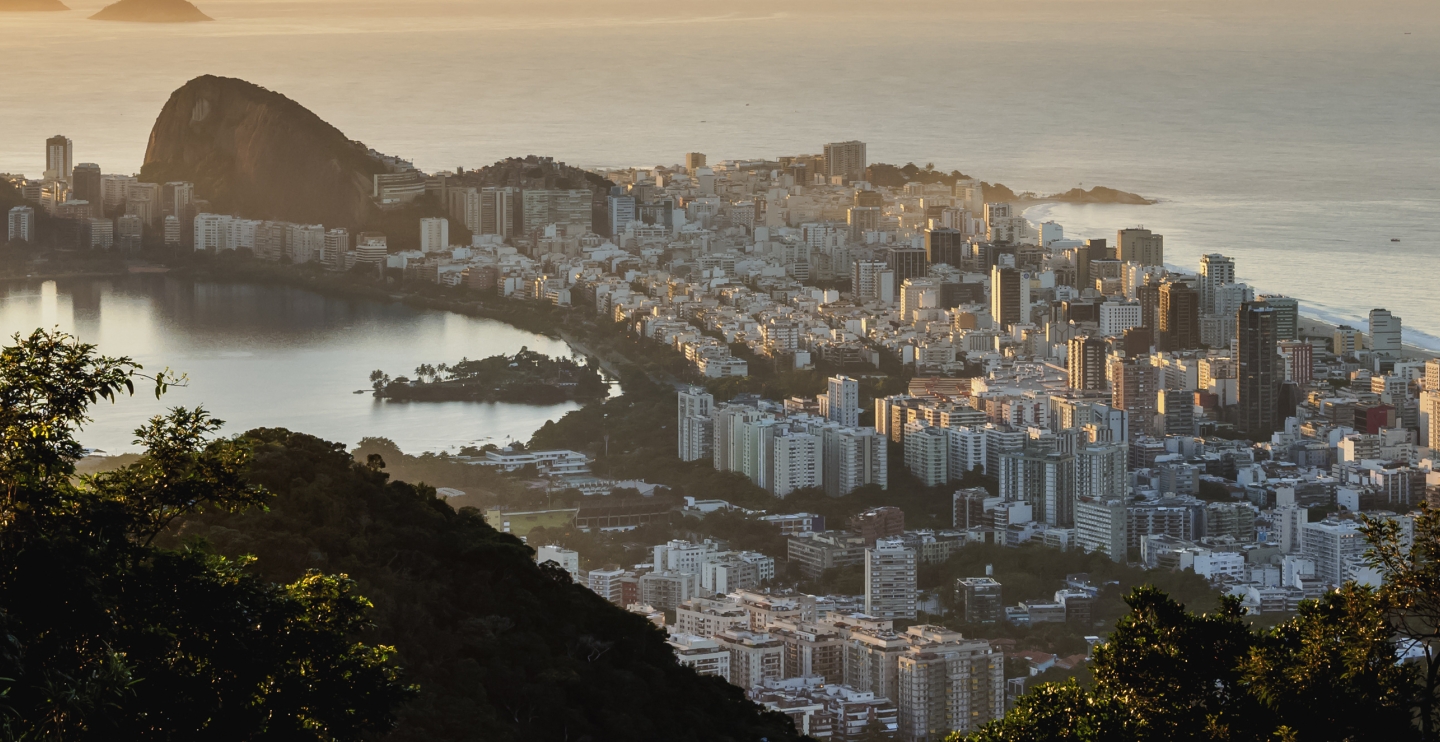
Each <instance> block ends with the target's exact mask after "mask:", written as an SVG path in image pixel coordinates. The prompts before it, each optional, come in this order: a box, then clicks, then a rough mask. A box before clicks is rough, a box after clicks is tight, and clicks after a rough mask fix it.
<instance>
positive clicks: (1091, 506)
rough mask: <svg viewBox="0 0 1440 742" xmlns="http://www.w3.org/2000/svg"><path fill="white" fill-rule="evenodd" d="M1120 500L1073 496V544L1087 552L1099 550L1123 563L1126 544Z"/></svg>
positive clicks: (1122, 507)
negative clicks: (1074, 497)
mask: <svg viewBox="0 0 1440 742" xmlns="http://www.w3.org/2000/svg"><path fill="white" fill-rule="evenodd" d="M1126 517H1127V514H1126V512H1125V502H1124V501H1123V500H1099V499H1076V501H1075V543H1076V545H1077V546H1079V547H1080V548H1082V549H1084V550H1085V551H1087V552H1091V551H1102V552H1104V553H1106V554H1109V555H1110V559H1111V560H1113V561H1116V562H1124V561H1125V560H1126V557H1127V553H1128V548H1129V543H1128V539H1127V529H1126Z"/></svg>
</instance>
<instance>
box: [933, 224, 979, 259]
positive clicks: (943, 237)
mask: <svg viewBox="0 0 1440 742" xmlns="http://www.w3.org/2000/svg"><path fill="white" fill-rule="evenodd" d="M969 247H970V246H969V245H968V244H966V243H965V235H964V233H962V232H961V231H960V230H958V229H944V228H939V229H927V230H925V259H926V260H927V261H929V263H930V264H931V265H934V264H936V263H944V264H946V265H949V266H953V267H955V268H959V267H961V266H962V265H963V264H964V258H965V253H966V252H967V251H968V248H969Z"/></svg>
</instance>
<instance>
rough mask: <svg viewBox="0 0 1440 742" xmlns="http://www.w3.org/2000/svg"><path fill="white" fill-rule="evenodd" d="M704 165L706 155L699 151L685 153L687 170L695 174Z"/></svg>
mask: <svg viewBox="0 0 1440 742" xmlns="http://www.w3.org/2000/svg"><path fill="white" fill-rule="evenodd" d="M702 167H705V155H703V154H701V153H699V152H686V153H685V172H687V173H690V174H691V175H694V174H695V171H696V170H699V169H700V168H702Z"/></svg>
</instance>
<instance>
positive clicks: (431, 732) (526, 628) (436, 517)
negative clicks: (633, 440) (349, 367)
mask: <svg viewBox="0 0 1440 742" xmlns="http://www.w3.org/2000/svg"><path fill="white" fill-rule="evenodd" d="M244 438H245V439H246V440H248V441H249V442H250V443H251V445H253V446H254V454H255V456H254V462H253V465H252V467H251V471H250V477H251V479H252V480H253V481H255V482H256V483H259V484H263V485H264V486H265V487H266V488H268V489H270V490H271V491H273V492H274V493H275V495H276V496H275V498H274V499H273V500H272V501H271V502H270V503H269V507H268V508H267V509H265V510H263V511H262V510H252V511H249V512H245V513H242V514H227V513H222V512H218V511H215V512H207V513H205V514H202V515H198V516H195V517H191V518H188V519H187V520H186V521H185V522H184V523H183V525H182V526H181V527H180V529H179V531H178V533H176V534H173V540H174V542H175V543H181V542H184V541H188V540H192V539H195V538H197V537H198V538H201V539H204V540H205V541H207V542H208V543H209V544H211V545H212V547H213V548H214V549H215V550H216V551H218V552H220V553H222V554H227V555H240V554H253V555H255V556H256V557H257V560H256V561H255V563H254V569H256V570H258V571H259V572H260V573H261V574H262V575H263V576H264V577H265V578H266V579H275V580H284V579H293V578H294V577H296V576H299V575H303V574H304V573H305V571H306V570H307V569H312V568H319V569H322V570H325V571H327V572H343V573H345V574H347V575H349V576H350V577H351V578H352V579H354V580H356V581H357V582H358V583H359V585H360V590H359V592H360V593H361V594H363V595H365V596H366V597H367V598H369V599H370V600H371V601H373V602H374V604H375V608H374V611H373V613H372V614H371V615H372V617H373V619H374V621H375V625H374V628H373V629H372V631H371V632H370V634H369V635H368V636H367V637H366V640H368V641H374V642H378V643H381V644H387V645H393V646H395V647H396V648H397V650H398V652H399V657H400V662H401V665H402V666H403V668H404V669H405V672H406V674H407V675H406V677H407V679H408V680H410V681H412V682H415V683H418V684H419V686H420V695H419V697H418V698H417V699H416V700H415V701H414V702H413V703H411V704H410V705H409V706H408V707H406V708H403V709H402V711H401V714H400V724H399V726H398V727H397V728H396V729H395V731H394V732H392V733H391V734H390V735H388V737H387V738H386V739H388V740H391V741H392V742H411V741H412V740H414V741H415V742H419V741H421V740H424V741H425V742H449V741H450V740H477V741H478V740H485V741H486V742H522V741H525V742H529V741H531V740H537V741H549V740H555V741H556V742H559V741H560V740H575V741H584V740H589V741H590V742H606V741H608V740H630V741H632V742H648V741H654V742H661V741H662V740H663V741H664V742H711V741H713V742H731V741H733V742H741V741H742V740H743V741H744V742H753V741H755V740H760V739H768V740H770V741H771V742H790V741H792V740H799V739H800V736H799V735H798V734H797V733H796V732H795V729H794V726H793V725H792V724H791V723H790V721H789V719H788V718H786V717H785V716H782V715H779V714H775V713H770V712H766V711H764V710H762V709H761V708H760V707H758V706H756V705H754V704H753V703H751V702H749V701H748V700H746V699H745V696H744V694H743V692H742V691H741V690H740V689H739V688H736V687H735V686H732V685H730V684H729V683H726V682H725V681H723V680H721V679H720V678H715V677H700V676H698V675H696V674H695V673H694V672H693V671H691V670H689V669H688V668H683V667H681V666H680V665H679V664H678V663H677V662H676V661H675V657H674V655H673V653H672V652H671V651H670V649H669V647H668V646H667V645H666V644H665V641H664V634H663V633H662V632H661V631H660V630H659V629H657V628H655V627H654V626H653V625H651V624H650V623H649V622H648V621H646V620H645V618H643V617H642V616H639V615H636V614H633V613H629V612H627V611H623V610H621V609H619V608H617V607H615V606H613V605H611V604H609V603H608V602H606V601H605V600H603V599H601V598H600V597H599V596H598V595H596V594H594V593H593V592H591V591H589V590H587V589H585V588H584V587H581V586H580V585H576V584H574V583H573V582H571V581H570V577H569V575H567V574H566V573H565V572H564V571H562V570H560V569H558V568H555V567H553V565H552V566H547V567H544V568H542V567H539V566H537V565H536V564H535V563H534V560H533V552H532V551H531V550H530V548H529V547H527V546H525V544H523V543H521V542H520V540H519V539H517V538H515V537H513V536H510V535H507V534H502V533H498V532H496V531H495V530H494V529H493V528H491V527H490V526H489V525H487V524H486V523H485V522H484V519H483V518H482V517H481V515H480V514H479V513H477V512H476V511H475V510H473V509H462V510H461V511H460V512H456V511H455V510H453V509H451V508H450V506H449V505H447V504H445V503H444V502H442V501H441V500H440V499H438V498H437V497H436V495H435V491H434V490H433V489H432V488H429V487H425V486H414V485H410V484H406V483H403V482H395V481H390V480H389V479H388V476H387V475H386V474H385V473H384V472H383V471H381V470H380V468H379V467H378V465H376V466H364V465H360V464H357V463H355V460H354V459H353V458H351V456H350V455H349V454H348V453H346V451H345V447H344V446H343V445H340V444H336V443H328V442H326V441H322V440H320V439H318V438H314V437H311V436H308V435H302V434H298V433H291V432H289V431H286V430H275V429H269V430H255V431H251V432H249V433H247V434H245V436H244ZM377 458H378V457H377ZM376 463H377V464H378V462H376Z"/></svg>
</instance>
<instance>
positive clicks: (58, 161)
mask: <svg viewBox="0 0 1440 742" xmlns="http://www.w3.org/2000/svg"><path fill="white" fill-rule="evenodd" d="M74 167H75V144H74V143H73V142H71V141H70V140H69V139H67V138H65V137H63V136H61V135H59V134H56V135H55V136H53V137H50V138H49V139H46V140H45V179H46V180H63V181H65V182H66V183H69V182H70V175H71V171H72V169H73V168H74Z"/></svg>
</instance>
